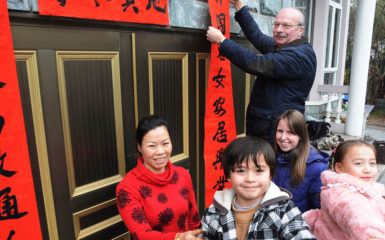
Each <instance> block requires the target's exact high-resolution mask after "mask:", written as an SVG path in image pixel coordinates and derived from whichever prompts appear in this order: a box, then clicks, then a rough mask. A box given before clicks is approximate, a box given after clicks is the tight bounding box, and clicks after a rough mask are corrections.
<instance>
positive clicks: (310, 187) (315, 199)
mask: <svg viewBox="0 0 385 240" xmlns="http://www.w3.org/2000/svg"><path fill="white" fill-rule="evenodd" d="M290 157H291V156H290V153H282V152H279V153H278V157H277V161H278V168H277V172H276V175H275V177H274V178H273V182H275V184H277V185H278V186H280V187H282V188H285V189H287V190H289V191H290V193H291V194H293V199H292V200H293V202H294V203H295V204H296V205H297V207H298V208H299V209H300V210H301V212H306V211H307V210H310V209H314V208H321V203H320V196H319V194H320V192H321V187H322V182H321V173H322V172H323V171H325V170H326V169H327V168H328V160H329V155H328V154H327V153H325V152H323V151H319V150H316V149H314V148H313V147H310V152H309V156H308V158H307V162H306V172H305V179H304V181H303V182H302V183H300V184H299V185H298V186H296V187H295V186H292V185H291V184H290V170H291V169H290V167H291V165H290Z"/></svg>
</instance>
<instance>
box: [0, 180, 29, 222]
mask: <svg viewBox="0 0 385 240" xmlns="http://www.w3.org/2000/svg"><path fill="white" fill-rule="evenodd" d="M10 192H11V188H10V187H6V188H4V189H3V190H1V191H0V220H8V219H18V218H21V217H24V216H25V215H26V214H27V213H28V212H21V213H19V209H18V206H17V199H16V196H14V195H13V196H10V195H9V193H10Z"/></svg>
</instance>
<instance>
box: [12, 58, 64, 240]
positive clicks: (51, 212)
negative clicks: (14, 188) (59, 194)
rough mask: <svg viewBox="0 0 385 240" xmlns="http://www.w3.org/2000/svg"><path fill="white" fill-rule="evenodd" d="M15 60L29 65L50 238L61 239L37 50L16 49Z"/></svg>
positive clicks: (36, 139)
mask: <svg viewBox="0 0 385 240" xmlns="http://www.w3.org/2000/svg"><path fill="white" fill-rule="evenodd" d="M15 60H16V61H25V62H26V66H27V74H28V85H29V93H30V99H31V109H32V119H33V127H34V131H35V141H36V151H37V157H38V163H39V171H40V178H41V186H42V191H43V199H44V209H45V216H46V220H47V228H48V235H49V239H52V240H56V239H59V233H58V228H57V223H56V213H55V204H54V199H53V191H52V183H51V173H50V166H49V160H48V151H47V141H46V134H45V127H44V118H43V107H42V103H41V94H40V84H39V74H38V67H37V59H36V51H15Z"/></svg>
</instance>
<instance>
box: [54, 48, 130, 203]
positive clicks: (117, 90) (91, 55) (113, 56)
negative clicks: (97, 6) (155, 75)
mask: <svg viewBox="0 0 385 240" xmlns="http://www.w3.org/2000/svg"><path fill="white" fill-rule="evenodd" d="M71 60H77V61H81V60H88V61H89V60H109V61H111V71H112V85H113V96H114V112H115V116H114V117H115V126H116V127H115V134H116V147H117V149H116V150H117V156H118V174H117V175H114V176H111V177H109V178H105V179H101V180H98V181H95V182H92V183H88V184H85V185H82V186H76V182H75V171H74V164H73V156H72V145H71V134H70V124H69V116H68V106H67V93H66V86H65V74H64V61H71ZM56 63H57V70H58V82H59V96H60V107H61V114H62V124H63V135H64V146H65V153H66V161H67V170H68V184H69V188H70V195H71V197H76V196H79V195H81V194H84V193H86V192H90V191H94V190H97V189H101V188H103V187H105V186H108V185H112V184H115V183H117V182H119V181H120V180H121V179H123V177H124V175H125V171H126V169H125V158H124V137H123V117H122V101H121V87H120V71H119V52H115V51H102V52H98V51H95V52H94V51H57V52H56Z"/></svg>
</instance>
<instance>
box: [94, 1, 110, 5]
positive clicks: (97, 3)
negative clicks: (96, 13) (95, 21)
mask: <svg viewBox="0 0 385 240" xmlns="http://www.w3.org/2000/svg"><path fill="white" fill-rule="evenodd" d="M107 1H109V2H110V1H111V0H107ZM95 6H96V7H99V6H100V4H99V2H98V0H95Z"/></svg>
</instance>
